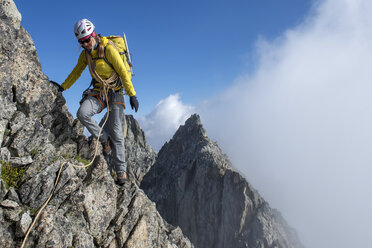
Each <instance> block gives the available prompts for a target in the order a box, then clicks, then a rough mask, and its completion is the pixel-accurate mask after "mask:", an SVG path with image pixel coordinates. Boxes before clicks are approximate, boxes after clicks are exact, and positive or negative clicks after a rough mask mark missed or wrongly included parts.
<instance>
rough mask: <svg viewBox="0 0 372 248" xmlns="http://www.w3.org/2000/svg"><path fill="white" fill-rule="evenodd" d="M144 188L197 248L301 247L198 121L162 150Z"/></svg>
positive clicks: (190, 121) (191, 122)
mask: <svg viewBox="0 0 372 248" xmlns="http://www.w3.org/2000/svg"><path fill="white" fill-rule="evenodd" d="M141 188H143V189H144V190H145V192H146V193H147V195H148V196H149V198H150V199H151V200H153V201H154V202H155V203H156V206H157V209H158V210H159V212H160V214H161V215H162V216H163V217H164V218H165V219H166V220H167V221H168V222H169V223H170V224H172V225H174V226H180V227H181V229H182V230H183V232H184V233H185V234H186V235H187V236H188V237H189V238H190V240H191V241H192V242H193V243H194V244H195V246H196V247H203V248H204V247H205V248H208V247H211V248H212V247H213V248H215V247H234V248H238V247H288V248H290V247H302V245H301V243H300V242H299V240H298V238H297V236H296V234H295V232H294V231H293V229H291V228H289V227H288V225H287V224H286V223H285V221H284V219H283V218H282V217H281V216H280V214H279V213H278V212H276V211H274V210H272V209H271V208H270V207H269V205H268V204H267V203H266V202H265V201H264V199H263V198H262V197H261V196H260V195H259V194H258V193H257V191H256V190H255V189H253V187H252V186H251V185H250V184H249V183H248V182H247V181H246V180H245V179H244V178H243V177H242V176H241V175H240V174H239V173H238V172H236V171H234V169H233V168H232V165H231V163H230V162H229V160H228V159H227V157H226V155H224V154H223V152H222V151H221V150H220V148H219V147H218V146H217V144H216V143H214V142H212V141H211V140H210V139H209V138H208V137H207V135H206V132H205V130H204V128H203V127H202V124H201V122H200V118H199V116H197V115H193V116H191V117H190V118H189V119H188V120H187V121H186V123H185V125H184V126H181V127H180V128H179V129H178V130H177V132H176V133H175V135H174V136H173V138H172V139H171V140H170V141H169V142H168V143H166V144H165V145H164V146H163V147H162V149H161V150H160V152H159V154H158V158H157V161H156V163H155V164H154V165H153V167H152V168H151V169H150V171H149V172H148V174H147V175H146V176H145V177H144V179H143V181H142V183H141Z"/></svg>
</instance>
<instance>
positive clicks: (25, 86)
mask: <svg viewBox="0 0 372 248" xmlns="http://www.w3.org/2000/svg"><path fill="white" fill-rule="evenodd" d="M0 19H1V21H0V34H1V35H0V44H1V46H0V87H1V89H0V108H1V109H0V146H1V151H0V160H1V163H0V170H1V175H2V176H1V178H0V247H3V248H6V247H9V248H10V247H12V248H13V247H20V244H21V242H22V240H23V238H24V236H25V233H26V232H27V230H28V228H29V226H30V224H31V222H32V219H33V218H34V217H35V215H36V211H37V210H38V209H39V208H40V206H41V205H42V204H43V203H44V202H45V200H46V199H47V198H48V196H49V194H50V193H51V191H52V188H53V185H54V181H55V179H56V176H57V172H58V170H59V168H60V166H61V164H62V163H63V162H67V164H65V165H64V167H63V171H62V174H61V178H60V181H59V183H58V185H57V188H56V191H55V194H54V197H53V198H52V200H51V202H50V203H49V205H48V206H47V207H46V208H45V210H44V211H43V213H42V214H41V216H40V218H39V220H38V221H37V223H36V225H35V227H34V229H33V231H32V232H31V234H30V236H29V238H28V241H27V243H26V246H25V247H75V248H77V247H110V248H116V247H166V248H170V247H193V245H192V244H191V242H190V241H189V240H188V239H187V238H186V237H184V236H183V234H182V231H181V229H179V228H176V227H173V226H171V225H169V224H168V223H167V222H165V221H164V220H163V218H162V217H161V216H160V215H159V213H158V212H157V210H156V208H155V204H154V203H153V202H151V201H150V200H149V199H148V198H147V196H146V195H145V194H144V193H143V191H142V190H141V189H140V188H139V187H138V186H137V184H138V183H139V182H140V181H141V179H142V178H143V176H144V175H145V173H146V172H147V171H148V170H149V169H150V167H151V166H152V164H153V163H154V161H155V158H156V153H155V152H154V151H153V150H152V148H151V147H149V146H148V145H147V144H146V141H145V137H144V134H143V131H142V130H141V129H140V128H139V125H138V123H137V122H136V121H135V120H134V118H133V117H132V116H126V121H127V124H128V125H127V129H126V131H127V139H126V147H127V151H128V152H127V160H128V167H129V171H130V174H131V181H130V182H129V183H127V184H126V185H125V186H124V187H117V186H116V185H115V183H114V180H113V178H112V176H111V175H110V173H109V172H108V168H107V164H106V161H105V160H104V159H103V156H102V152H101V150H99V151H98V156H97V157H96V159H95V162H94V163H93V165H92V166H91V167H89V169H88V170H86V169H83V168H75V167H73V166H72V164H79V165H83V163H82V162H78V160H81V158H86V159H90V158H92V155H93V154H92V152H91V151H94V147H95V142H94V140H89V139H87V138H86V137H85V136H84V135H83V126H82V125H81V124H80V122H79V121H77V120H75V119H74V118H73V117H72V115H71V114H70V113H69V112H68V109H67V106H66V105H65V99H64V98H63V96H62V95H61V93H59V92H58V91H57V88H56V87H55V86H54V85H52V84H51V83H50V82H49V79H48V77H47V76H45V75H44V74H43V73H42V71H41V65H40V62H39V60H38V57H37V53H36V49H35V46H34V44H33V41H32V39H31V37H30V36H29V34H28V33H27V31H26V30H25V29H24V28H23V27H22V26H21V24H20V22H21V15H20V14H19V12H18V10H17V8H16V6H15V4H14V2H13V1H11V0H1V1H0ZM6 184H7V185H6Z"/></svg>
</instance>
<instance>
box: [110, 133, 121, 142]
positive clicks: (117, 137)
mask: <svg viewBox="0 0 372 248" xmlns="http://www.w3.org/2000/svg"><path fill="white" fill-rule="evenodd" d="M110 138H111V140H112V141H113V142H124V136H123V133H122V132H111V133H110Z"/></svg>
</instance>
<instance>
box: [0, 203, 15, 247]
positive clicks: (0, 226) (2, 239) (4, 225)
mask: <svg viewBox="0 0 372 248" xmlns="http://www.w3.org/2000/svg"><path fill="white" fill-rule="evenodd" d="M2 217H3V211H2V209H1V208H0V247H1V248H14V247H16V244H15V241H14V239H15V234H14V231H13V229H12V227H11V225H12V223H10V222H7V221H5V220H4V219H3V218H2Z"/></svg>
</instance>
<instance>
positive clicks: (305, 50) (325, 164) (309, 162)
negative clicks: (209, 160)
mask: <svg viewBox="0 0 372 248" xmlns="http://www.w3.org/2000/svg"><path fill="white" fill-rule="evenodd" d="M371 13H372V1H369V0H329V1H321V2H320V3H319V4H318V5H317V6H316V7H314V10H313V11H312V12H311V14H310V15H309V17H308V18H307V19H306V20H305V21H304V22H303V23H302V24H301V25H299V26H297V27H296V28H294V29H291V30H288V31H287V32H285V33H284V34H283V35H282V36H281V37H278V39H276V40H274V41H265V40H263V39H260V40H259V41H258V43H257V51H256V52H257V54H256V56H257V65H256V67H257V69H256V71H255V72H254V73H253V74H251V75H248V76H245V77H242V78H240V79H239V80H237V82H236V83H235V85H234V87H232V88H230V89H228V90H226V92H225V93H224V94H223V95H221V96H217V97H215V98H214V99H211V100H209V101H208V102H206V103H204V104H202V105H201V106H199V107H198V109H204V110H205V111H203V110H202V111H201V112H200V114H201V118H202V122H203V123H204V125H205V127H206V130H207V131H208V134H209V135H210V136H211V138H213V139H217V140H218V142H219V144H220V145H221V146H222V148H223V150H224V151H225V152H226V153H227V154H228V155H229V157H230V159H231V160H232V162H233V164H234V165H235V166H236V167H237V168H238V169H239V170H240V171H241V172H242V173H243V174H245V175H246V177H247V179H248V181H250V182H251V183H252V184H253V186H254V187H256V188H257V189H258V190H259V191H260V193H261V194H262V195H263V196H264V198H265V199H266V200H268V201H269V203H270V204H271V205H272V206H273V207H276V208H278V209H279V210H280V211H281V212H282V213H283V214H284V217H285V218H286V219H287V221H288V222H289V223H290V224H291V225H292V226H294V227H295V228H296V229H297V231H298V233H299V235H300V238H301V239H302V241H303V243H304V244H305V246H306V247H316V248H322V247H327V248H329V247H337V248H342V247H345V248H346V247H368V246H370V241H369V239H370V236H371V235H372V229H371V228H370V223H371V222H372V213H371V209H372V197H371V195H372V180H371V176H372V15H371Z"/></svg>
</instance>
